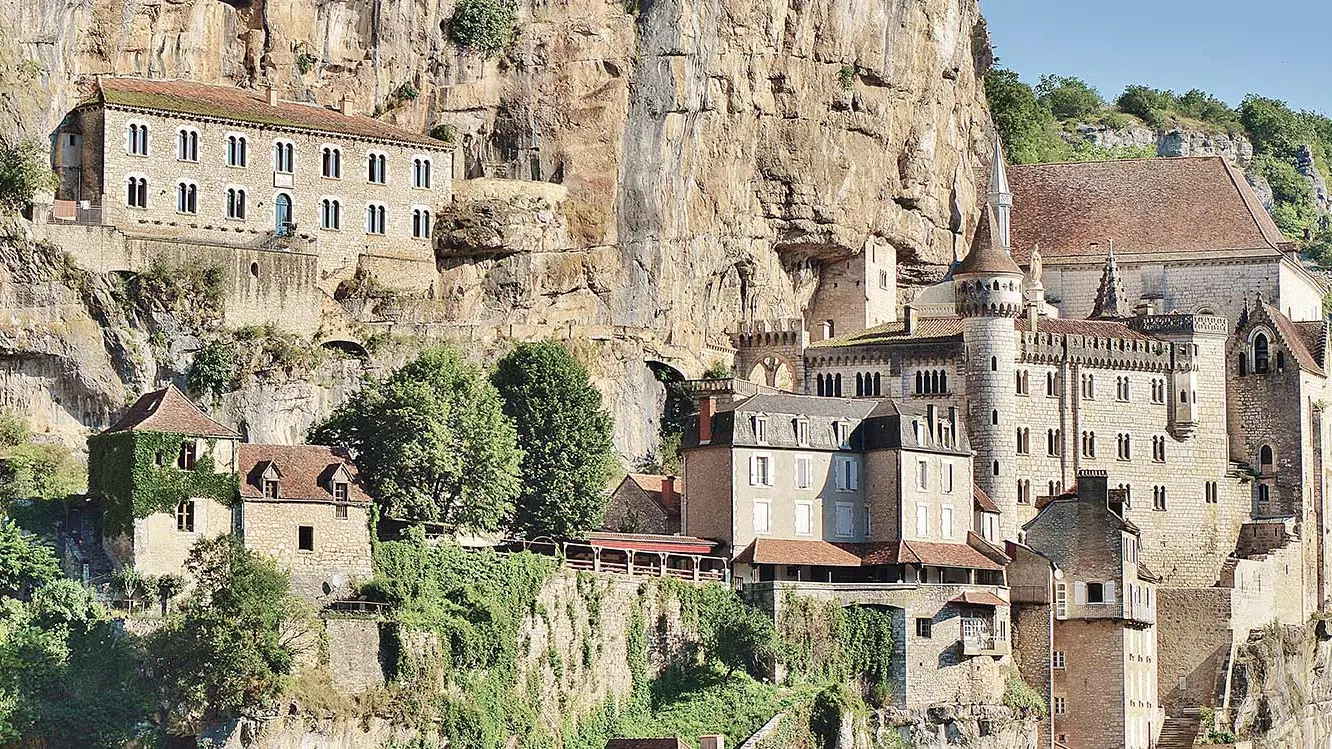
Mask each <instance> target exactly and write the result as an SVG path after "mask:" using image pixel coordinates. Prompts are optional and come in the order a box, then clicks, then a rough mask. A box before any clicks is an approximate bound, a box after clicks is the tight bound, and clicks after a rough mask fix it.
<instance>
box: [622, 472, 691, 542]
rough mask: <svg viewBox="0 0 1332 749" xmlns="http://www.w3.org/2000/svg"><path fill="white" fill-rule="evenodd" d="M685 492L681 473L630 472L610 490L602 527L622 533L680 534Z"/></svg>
mask: <svg viewBox="0 0 1332 749" xmlns="http://www.w3.org/2000/svg"><path fill="white" fill-rule="evenodd" d="M683 494H684V482H683V481H681V480H680V478H679V477H678V476H661V475H658V474H649V473H631V474H629V475H627V476H625V477H624V478H623V479H621V480H620V483H618V484H616V485H615V488H614V489H612V490H611V493H610V499H609V500H608V501H607V502H606V511H605V513H604V514H603V515H602V517H601V527H602V529H603V530H607V531H618V532H621V533H655V534H662V535H665V534H671V533H679V532H680V504H681V501H682V500H681V497H682V496H683Z"/></svg>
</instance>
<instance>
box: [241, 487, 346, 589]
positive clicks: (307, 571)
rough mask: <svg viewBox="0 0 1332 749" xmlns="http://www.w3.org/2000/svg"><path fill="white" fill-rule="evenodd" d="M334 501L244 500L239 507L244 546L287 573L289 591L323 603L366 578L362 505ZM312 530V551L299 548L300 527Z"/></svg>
mask: <svg viewBox="0 0 1332 749" xmlns="http://www.w3.org/2000/svg"><path fill="white" fill-rule="evenodd" d="M343 506H344V507H346V509H347V516H346V517H345V518H339V517H337V515H336V510H337V507H338V505H335V504H334V503H332V502H313V501H300V500H285V501H283V500H279V501H268V500H246V501H245V502H244V503H243V504H242V505H241V518H242V526H241V527H242V533H243V536H244V539H245V548H247V549H250V550H251V551H257V552H259V553H261V554H265V555H267V556H270V557H272V558H273V559H275V560H277V563H278V564H279V565H280V566H281V567H282V568H283V569H285V570H287V571H288V572H290V573H291V589H292V590H293V591H294V592H296V593H299V594H301V595H303V596H305V597H306V598H308V599H310V600H311V601H315V602H317V603H327V602H328V601H331V600H336V599H337V598H338V597H339V596H342V595H345V594H347V593H348V592H350V591H351V590H353V589H354V588H355V586H356V584H357V583H358V582H365V581H366V580H369V579H370V575H371V574H372V570H371V568H370V524H369V519H368V517H367V511H366V506H365V505H361V504H348V505H343ZM301 527H308V528H311V529H312V532H313V541H314V544H313V546H314V548H313V549H310V550H302V549H300V548H299V544H298V541H299V533H300V531H299V529H300V528H301Z"/></svg>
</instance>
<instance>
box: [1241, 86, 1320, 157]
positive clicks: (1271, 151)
mask: <svg viewBox="0 0 1332 749" xmlns="http://www.w3.org/2000/svg"><path fill="white" fill-rule="evenodd" d="M1239 116H1240V121H1241V122H1242V123H1244V129H1245V130H1246V131H1248V133H1249V139H1250V140H1252V141H1253V148H1254V150H1255V151H1256V152H1257V153H1259V154H1267V155H1271V156H1276V157H1279V158H1282V159H1293V158H1295V154H1296V153H1297V152H1298V151H1299V148H1300V146H1302V145H1310V144H1313V143H1315V142H1316V141H1317V138H1316V133H1315V132H1314V128H1313V127H1312V126H1311V124H1310V122H1309V121H1308V120H1307V119H1304V118H1301V117H1300V116H1299V115H1297V114H1296V113H1295V112H1294V110H1292V109H1291V108H1290V107H1288V106H1286V103H1285V102H1284V101H1280V100H1277V99H1269V98H1267V97H1264V96H1258V95H1257V94H1249V95H1248V96H1246V97H1244V101H1243V102H1241V103H1240V106H1239Z"/></svg>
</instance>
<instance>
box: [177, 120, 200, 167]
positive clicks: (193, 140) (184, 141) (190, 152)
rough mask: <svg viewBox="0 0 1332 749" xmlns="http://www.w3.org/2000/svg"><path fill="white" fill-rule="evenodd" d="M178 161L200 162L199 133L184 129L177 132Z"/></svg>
mask: <svg viewBox="0 0 1332 749" xmlns="http://www.w3.org/2000/svg"><path fill="white" fill-rule="evenodd" d="M176 159H177V160H179V161H198V160H199V131H197V130H192V129H190V128H187V127H182V128H181V129H180V130H179V131H177V132H176Z"/></svg>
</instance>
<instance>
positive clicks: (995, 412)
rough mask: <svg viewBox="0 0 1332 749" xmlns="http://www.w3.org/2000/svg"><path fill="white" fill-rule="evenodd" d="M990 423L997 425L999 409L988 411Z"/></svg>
mask: <svg viewBox="0 0 1332 749" xmlns="http://www.w3.org/2000/svg"><path fill="white" fill-rule="evenodd" d="M990 423H991V424H998V423H999V409H997V408H992V409H990Z"/></svg>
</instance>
